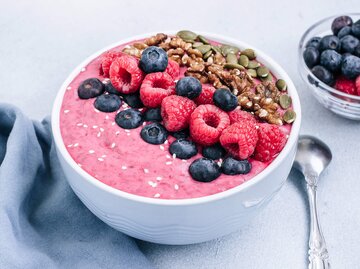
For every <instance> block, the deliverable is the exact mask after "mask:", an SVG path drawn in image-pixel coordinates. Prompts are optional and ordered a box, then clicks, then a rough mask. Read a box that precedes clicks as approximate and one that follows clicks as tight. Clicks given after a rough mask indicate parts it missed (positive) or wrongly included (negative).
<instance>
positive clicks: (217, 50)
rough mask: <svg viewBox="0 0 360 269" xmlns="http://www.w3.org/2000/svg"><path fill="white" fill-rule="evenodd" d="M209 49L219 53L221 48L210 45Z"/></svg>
mask: <svg viewBox="0 0 360 269" xmlns="http://www.w3.org/2000/svg"><path fill="white" fill-rule="evenodd" d="M211 49H212V50H213V51H214V52H216V53H221V49H220V48H219V47H218V46H211Z"/></svg>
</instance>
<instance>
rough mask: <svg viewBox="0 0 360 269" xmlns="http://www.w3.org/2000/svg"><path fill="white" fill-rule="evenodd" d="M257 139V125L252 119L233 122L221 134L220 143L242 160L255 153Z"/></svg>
mask: <svg viewBox="0 0 360 269" xmlns="http://www.w3.org/2000/svg"><path fill="white" fill-rule="evenodd" d="M257 141H258V134H257V130H256V127H255V125H254V124H252V123H251V122H250V121H242V122H236V123H233V124H231V125H230V126H229V127H227V128H226V129H225V130H224V131H223V132H222V134H221V136H220V143H221V145H222V146H223V147H224V149H226V150H227V152H229V154H230V155H232V156H233V157H235V158H238V159H241V160H245V159H247V158H249V157H250V156H251V155H252V154H253V153H254V150H255V147H256V143H257Z"/></svg>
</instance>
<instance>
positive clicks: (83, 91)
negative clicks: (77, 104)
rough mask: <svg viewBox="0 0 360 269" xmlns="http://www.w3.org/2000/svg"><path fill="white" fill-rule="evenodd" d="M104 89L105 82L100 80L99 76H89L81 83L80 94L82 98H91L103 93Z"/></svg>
mask: <svg viewBox="0 0 360 269" xmlns="http://www.w3.org/2000/svg"><path fill="white" fill-rule="evenodd" d="M104 89H105V87H104V84H103V83H102V82H101V81H100V80H98V79H97V78H88V79H86V80H84V81H83V82H82V83H81V84H80V86H79V88H78V95H79V98H80V99H90V98H94V97H96V96H99V95H101V94H102V93H103V92H104Z"/></svg>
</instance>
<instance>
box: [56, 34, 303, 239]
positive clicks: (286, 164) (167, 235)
mask: <svg viewBox="0 0 360 269" xmlns="http://www.w3.org/2000/svg"><path fill="white" fill-rule="evenodd" d="M165 33H167V34H174V33H175V31H167V32H165ZM154 34H155V33H147V34H144V35H140V36H134V37H130V38H128V39H126V40H121V41H119V42H117V43H115V44H112V45H110V46H108V47H106V48H104V49H102V50H100V51H98V52H96V53H94V54H93V55H91V56H90V57H89V58H87V59H86V60H85V61H84V62H83V63H81V64H80V65H79V66H77V67H76V68H75V69H74V70H73V72H72V73H71V74H70V75H69V77H68V78H67V79H66V81H65V82H64V83H63V85H62V87H61V88H60V90H59V92H58V95H57V97H56V100H55V103H54V106H53V111H52V131H53V136H54V141H55V145H56V150H57V155H58V158H59V161H60V163H61V166H62V168H63V170H64V173H65V176H66V179H67V181H68V182H69V184H70V186H71V188H72V189H73V191H74V192H75V194H76V195H77V196H78V197H79V199H80V200H81V201H82V202H83V203H84V204H85V206H86V207H87V208H88V209H89V210H90V211H91V212H92V213H93V214H95V215H96V216H97V217H98V218H100V219H101V220H102V221H103V222H105V223H106V224H108V225H109V226H111V227H113V228H114V229H116V230H118V231H120V232H123V233H125V234H127V235H129V236H132V237H135V238H138V239H141V240H145V241H149V242H154V243H161V244H171V245H182V244H193V243H200V242H204V241H208V240H212V239H215V238H217V237H221V236H224V235H227V234H230V233H232V232H235V231H237V230H240V229H241V228H242V227H243V226H244V225H246V224H248V223H249V221H250V220H251V219H252V217H253V216H255V215H256V214H257V213H259V212H261V210H262V209H263V208H264V207H265V206H266V205H267V204H268V203H269V202H270V200H271V199H272V198H273V197H274V196H275V195H276V194H277V193H278V191H279V190H280V189H281V187H282V186H283V185H284V183H285V182H286V179H287V177H288V174H289V172H290V170H291V167H292V164H293V160H294V157H295V153H296V146H297V140H298V136H299V130H300V124H301V106H300V101H299V96H298V94H297V91H296V89H295V86H294V84H293V82H292V80H291V79H290V77H289V76H288V75H287V73H286V72H285V71H284V69H282V68H281V67H280V66H279V65H278V64H277V63H276V62H275V61H274V60H273V59H271V58H270V57H269V56H267V55H266V54H265V53H263V52H262V51H261V50H259V49H257V48H254V46H251V45H249V44H247V43H244V42H242V41H238V40H236V39H232V38H228V37H224V36H221V35H216V34H211V33H199V34H201V35H203V36H205V37H208V38H209V39H211V40H214V41H217V42H220V43H225V44H230V45H234V46H237V47H238V48H240V49H245V48H253V49H254V50H255V51H256V53H257V59H258V60H259V61H260V62H262V63H263V64H265V65H266V66H267V67H269V69H270V70H271V71H272V73H273V74H274V75H275V76H276V77H279V78H282V79H284V80H285V81H286V82H287V88H288V94H289V95H290V96H291V97H292V100H293V109H294V111H295V112H296V114H297V118H296V120H295V122H294V123H293V126H292V129H291V133H290V136H289V138H288V141H287V143H286V145H285V147H284V149H283V150H282V151H281V153H280V154H279V155H278V156H277V157H276V158H275V160H274V161H273V162H271V163H270V165H269V166H268V167H266V168H265V169H264V170H263V171H262V172H260V173H259V174H258V175H256V176H254V177H253V178H252V179H250V180H248V181H246V182H244V183H242V184H241V185H239V186H237V187H234V188H231V189H229V190H226V191H223V192H220V193H217V194H213V195H209V196H204V197H199V198H189V199H176V200H175V199H174V200H172V199H158V198H156V199H155V198H148V197H143V196H139V195H135V194H130V193H127V192H124V191H121V190H118V189H115V188H112V187H110V186H108V185H106V184H104V183H102V182H101V181H99V180H97V179H96V178H94V177H92V176H91V175H90V174H88V173H87V172H86V171H84V170H83V169H82V168H81V167H79V166H78V165H77V163H76V162H75V161H74V160H73V159H72V157H71V156H70V154H69V153H68V151H67V149H66V147H65V145H64V142H63V139H62V136H61V132H60V112H61V104H62V99H63V96H64V93H65V91H66V87H67V85H68V84H69V83H70V82H71V81H72V80H73V79H74V78H75V77H76V76H77V75H78V74H79V73H80V72H81V69H82V68H83V67H84V66H86V65H87V64H88V63H89V62H90V61H91V60H93V59H94V58H95V57H98V56H99V55H100V54H102V53H104V52H105V51H107V50H109V49H111V48H113V47H116V46H119V45H120V44H125V43H128V42H130V41H133V40H140V39H143V38H146V37H149V36H152V35H154Z"/></svg>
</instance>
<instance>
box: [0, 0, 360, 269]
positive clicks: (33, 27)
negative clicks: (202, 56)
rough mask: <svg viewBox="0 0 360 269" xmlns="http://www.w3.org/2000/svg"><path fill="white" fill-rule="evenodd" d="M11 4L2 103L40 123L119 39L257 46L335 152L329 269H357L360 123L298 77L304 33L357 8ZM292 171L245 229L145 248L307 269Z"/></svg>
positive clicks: (329, 177)
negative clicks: (174, 34)
mask: <svg viewBox="0 0 360 269" xmlns="http://www.w3.org/2000/svg"><path fill="white" fill-rule="evenodd" d="M168 3H170V2H169V1H165V0H164V1H140V0H127V1H110V0H102V1H97V2H95V1H94V2H91V1H86V0H81V1H57V2H55V1H45V0H44V1H40V0H35V1H25V0H23V1H5V0H0V100H1V101H5V102H9V103H12V104H15V105H17V106H18V107H20V108H21V109H22V110H23V111H24V112H25V113H26V114H27V115H29V116H30V117H32V118H34V119H42V118H43V117H44V116H46V115H48V114H50V111H51V106H52V102H53V100H54V98H55V95H56V92H57V89H58V88H59V87H60V85H61V83H62V82H63V80H64V79H65V78H66V76H67V75H68V74H69V73H70V72H71V70H72V69H73V68H74V67H75V66H76V65H77V64H78V63H79V62H81V61H82V60H83V59H84V58H86V57H87V56H88V55H90V54H92V53H93V52H95V51H97V50H98V49H100V48H102V47H104V46H106V45H108V44H110V43H112V42H115V41H117V40H120V39H122V38H125V37H128V36H131V35H134V34H140V33H145V32H153V31H163V30H166V29H183V28H184V29H194V30H201V31H208V32H215V33H219V34H224V35H228V36H231V37H234V38H237V39H241V40H244V41H247V42H248V43H250V44H254V45H256V46H257V47H259V48H261V49H262V50H263V51H265V52H266V53H268V54H269V55H271V56H272V57H273V58H274V59H275V60H276V61H278V62H279V63H280V64H281V65H282V66H283V67H284V68H285V69H286V70H287V71H288V73H289V75H290V76H291V77H292V79H293V81H294V83H295V85H296V86H297V88H298V91H299V94H300V97H301V102H302V106H303V124H302V133H303V134H313V135H316V136H318V137H320V138H321V139H323V140H324V141H325V142H326V143H328V144H329V146H330V147H331V149H332V151H333V155H334V159H333V163H332V164H331V166H330V167H329V169H328V170H327V171H326V172H325V173H324V176H323V179H322V180H321V182H320V187H319V188H320V189H319V206H320V212H321V213H320V217H321V220H322V224H323V230H324V234H325V236H326V240H327V243H328V248H329V253H330V257H331V262H332V266H333V268H341V269H344V268H349V269H354V268H360V255H359V254H358V252H359V250H360V247H359V244H360V243H359V242H360V175H359V174H360V173H359V170H360V169H359V167H360V165H359V161H360V158H359V141H360V123H359V122H353V121H350V120H345V119H343V118H340V117H338V116H335V115H334V114H332V113H330V112H328V111H327V110H325V109H324V108H323V107H321V106H320V105H319V104H318V103H317V101H316V100H314V98H313V97H312V96H311V95H310V93H309V91H308V89H307V88H306V86H305V84H304V83H303V82H302V81H301V79H300V77H299V74H298V71H297V46H298V41H299V39H300V36H301V34H302V33H303V32H304V31H305V29H306V28H307V27H309V26H310V24H312V23H313V22H315V21H317V20H318V19H320V18H322V17H326V16H329V15H333V14H337V13H341V12H347V11H352V12H354V11H356V10H357V11H360V2H359V1H358V0H352V1H341V3H339V1H334V0H331V1H325V0H322V1H312V0H302V1H281V0H273V1H257V0H253V1H228V0H223V1H211V0H208V1H187V0H183V1H181V2H179V3H177V2H174V3H173V4H171V5H169V4H168ZM300 182H301V181H300V177H299V175H298V174H296V173H295V172H292V173H291V174H290V176H289V180H288V182H287V183H286V185H285V186H284V188H283V189H282V190H281V192H280V193H279V195H277V196H276V197H275V198H274V200H273V201H272V202H271V203H270V205H269V206H268V207H267V208H266V209H265V210H264V211H263V212H262V213H261V215H259V216H258V217H256V218H255V219H254V220H253V222H252V223H251V224H250V225H249V226H247V227H246V228H243V229H242V230H241V231H239V232H236V233H234V234H231V235H229V236H226V237H224V238H219V239H217V240H214V241H211V242H207V243H203V244H197V245H190V246H164V245H156V244H151V243H145V242H140V243H139V246H140V248H141V249H143V251H144V252H145V254H146V255H147V256H148V257H149V259H150V260H152V261H153V262H154V263H155V264H156V266H157V267H158V268H187V269H190V268H196V269H202V268H207V269H208V268H250V269H252V268H268V269H272V268H274V269H275V268H276V269H278V268H294V269H297V268H299V269H300V268H305V267H306V259H307V257H306V253H307V238H308V228H307V224H308V222H307V214H308V209H307V207H306V203H305V202H306V201H305V200H304V195H303V186H302V185H301V184H300Z"/></svg>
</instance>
